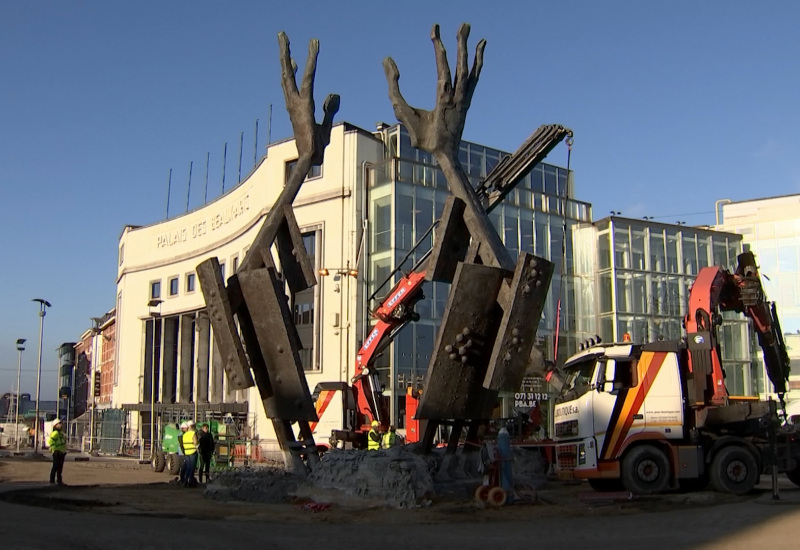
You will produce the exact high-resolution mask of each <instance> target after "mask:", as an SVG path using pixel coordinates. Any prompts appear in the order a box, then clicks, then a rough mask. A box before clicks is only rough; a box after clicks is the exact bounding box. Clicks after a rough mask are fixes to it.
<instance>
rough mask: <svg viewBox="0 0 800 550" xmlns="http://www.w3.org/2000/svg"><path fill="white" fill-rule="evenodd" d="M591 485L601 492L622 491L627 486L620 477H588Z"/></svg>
mask: <svg viewBox="0 0 800 550" xmlns="http://www.w3.org/2000/svg"><path fill="white" fill-rule="evenodd" d="M587 481H588V482H589V487H591V488H592V489H594V490H595V491H598V492H600V493H611V492H614V491H621V490H622V489H624V488H625V487H624V486H623V485H622V481H621V480H619V479H588V480H587Z"/></svg>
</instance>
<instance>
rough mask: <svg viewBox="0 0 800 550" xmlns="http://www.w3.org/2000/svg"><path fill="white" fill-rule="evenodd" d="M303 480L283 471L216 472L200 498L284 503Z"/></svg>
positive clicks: (266, 469) (260, 468)
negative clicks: (203, 496)
mask: <svg viewBox="0 0 800 550" xmlns="http://www.w3.org/2000/svg"><path fill="white" fill-rule="evenodd" d="M304 481H305V480H304V479H303V478H302V477H301V476H298V475H296V474H292V473H290V472H288V471H286V470H284V469H283V468H274V467H259V468H241V469H236V470H230V471H227V472H220V473H219V474H218V475H217V476H216V477H215V478H214V480H213V481H211V482H210V483H209V484H208V485H207V486H206V490H205V493H204V495H205V496H206V497H209V498H212V499H214V500H222V501H243V502H264V503H269V504H288V503H289V502H291V500H292V497H293V495H294V493H295V492H296V491H297V488H298V486H299V485H300V484H301V483H304Z"/></svg>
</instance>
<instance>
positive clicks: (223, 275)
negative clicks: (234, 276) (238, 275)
mask: <svg viewBox="0 0 800 550" xmlns="http://www.w3.org/2000/svg"><path fill="white" fill-rule="evenodd" d="M219 273H220V275H222V280H223V281H224V280H225V263H221V264H219Z"/></svg>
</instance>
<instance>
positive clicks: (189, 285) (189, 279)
mask: <svg viewBox="0 0 800 550" xmlns="http://www.w3.org/2000/svg"><path fill="white" fill-rule="evenodd" d="M196 280H197V276H196V275H195V274H194V273H189V274H188V275H186V292H187V293H189V292H194V285H195V281H196Z"/></svg>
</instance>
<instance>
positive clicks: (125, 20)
mask: <svg viewBox="0 0 800 550" xmlns="http://www.w3.org/2000/svg"><path fill="white" fill-rule="evenodd" d="M289 6H291V7H289ZM798 16H800V4H797V3H794V2H788V1H776V2H769V3H757V2H743V1H735V0H728V1H706V2H696V1H671V2H639V1H616V2H596V1H571V2H564V1H559V2H555V1H553V2H540V1H525V2H522V1H521V2H485V1H483V2H475V1H459V2H430V1H428V2H418V1H413V0H404V1H403V2H375V1H358V2H356V1H351V2H331V1H319V2H307V1H306V2H304V1H297V0H296V1H294V2H291V3H290V2H285V3H278V2H266V1H262V2H257V1H239V2H222V1H209V0H191V1H190V0H172V1H169V2H163V1H159V2H156V1H138V2H108V1H99V0H98V1H74V2H63V1H54V0H52V1H38V2H24V1H12V0H2V1H1V2H0V252H2V257H3V258H4V259H5V260H6V261H7V262H8V263H7V265H6V267H5V269H3V270H0V297H1V299H0V304H1V305H0V392H4V391H10V390H11V389H12V388H13V387H14V384H15V379H16V367H17V353H16V351H15V346H14V342H15V340H16V339H17V338H27V339H28V348H27V351H26V352H25V354H24V357H23V377H22V390H23V391H30V392H33V391H34V390H35V381H36V374H35V371H36V356H37V346H38V329H39V318H38V316H37V311H38V308H37V304H35V303H33V302H31V301H30V300H31V299H32V298H38V297H41V298H45V299H47V300H49V301H50V302H52V303H53V307H52V309H51V310H49V312H48V315H47V317H46V318H45V328H44V344H43V348H44V352H43V360H42V361H43V369H44V373H43V382H42V392H43V398H44V399H48V398H53V397H54V396H55V385H56V373H55V368H56V363H57V359H56V355H55V351H54V350H55V348H56V347H57V346H58V345H59V344H60V343H61V342H66V341H74V340H76V339H78V338H79V336H80V334H81V333H82V332H83V331H84V330H86V329H87V328H89V327H90V325H91V323H90V321H89V318H90V317H96V316H100V315H102V314H103V313H104V312H106V311H107V310H109V309H111V308H112V307H113V305H114V296H115V285H116V281H115V277H116V259H117V241H118V238H119V235H120V232H121V230H122V227H123V226H124V225H125V224H137V225H146V224H150V223H154V222H157V221H159V220H161V219H163V218H164V215H165V209H166V194H167V178H168V173H169V169H170V168H172V170H173V175H172V195H171V202H170V213H171V214H178V213H180V212H182V211H184V210H185V209H186V188H187V180H188V171H189V164H190V162H193V163H194V166H193V177H192V193H191V195H190V200H189V208H194V207H196V206H199V205H200V204H201V203H202V201H203V182H204V178H205V162H206V153H207V152H210V168H209V172H210V175H209V192H208V193H209V198H213V197H215V196H217V195H218V194H219V193H220V188H221V176H222V149H223V144H224V143H225V142H227V143H228V163H227V174H226V181H227V185H230V184H231V183H233V182H235V181H236V180H237V178H238V174H237V172H238V168H237V164H238V153H239V138H240V133H241V132H244V147H243V154H242V157H243V161H242V164H243V168H242V171H243V173H244V174H246V173H247V172H248V171H249V170H250V168H251V167H252V164H253V148H254V126H255V121H256V119H259V137H258V145H259V150H260V151H261V150H263V146H264V144H265V143H266V141H267V118H268V112H269V106H270V104H272V105H273V116H272V128H271V135H272V139H273V140H276V139H282V138H285V137H289V136H290V135H291V128H290V125H289V120H288V116H287V114H286V111H285V108H284V104H283V95H282V92H281V89H280V82H279V74H280V68H279V64H278V45H277V33H278V32H279V31H281V30H283V31H285V32H287V34H288V35H289V38H290V40H291V43H292V48H293V54H294V57H295V58H296V59H297V60H298V64H299V65H300V67H301V68H302V67H304V65H305V57H306V52H307V44H308V40H309V39H310V38H312V37H317V38H319V40H320V56H319V65H318V70H317V79H316V98H317V106H318V113H320V115H321V105H322V102H323V100H324V98H325V96H326V95H327V94H328V93H332V92H335V93H338V94H340V95H341V98H342V103H341V105H342V106H341V110H340V111H339V114H338V115H337V117H336V120H337V121H342V120H347V121H349V122H351V123H353V124H356V125H358V126H361V127H364V128H367V129H371V128H373V127H374V124H375V123H376V122H378V121H386V122H390V123H391V122H395V118H394V115H393V113H392V109H391V104H390V102H389V100H388V97H387V91H386V81H385V77H384V75H383V70H382V68H381V62H382V60H383V58H384V57H386V56H392V57H393V58H394V59H395V61H396V62H397V64H398V67H399V69H400V74H401V79H400V84H401V89H402V90H403V93H404V94H405V96H406V98H407V99H408V100H409V102H410V103H411V104H412V105H415V106H419V107H423V108H430V107H432V106H433V102H434V88H435V78H436V76H435V64H434V58H433V53H432V48H431V44H430V40H429V35H430V28H431V26H432V24H433V23H439V24H440V25H441V27H442V36H443V39H444V42H445V46H446V47H447V49H448V52H449V54H450V58H451V62H452V60H453V55H454V54H455V51H456V42H455V34H456V31H457V29H458V26H459V24H460V23H461V22H469V23H471V25H472V35H471V37H470V44H469V45H470V50H471V52H474V47H475V44H477V41H478V40H479V39H480V38H485V39H486V40H487V42H488V45H487V47H486V53H485V64H484V68H483V73H482V75H481V80H480V83H479V85H478V88H477V90H476V92H475V97H474V99H473V103H472V108H471V110H470V112H469V115H468V117H467V125H466V130H465V132H464V138H465V139H468V140H471V141H477V142H479V143H483V144H486V145H490V146H492V147H498V148H501V149H506V150H514V149H515V148H516V147H517V146H518V145H519V144H520V143H521V142H522V141H523V140H524V139H525V138H526V137H527V136H528V135H529V134H530V133H531V132H532V131H533V130H534V129H536V128H537V127H538V126H539V125H541V124H544V123H560V124H563V125H565V126H569V127H570V128H572V129H573V130H574V131H575V145H574V148H573V154H572V163H571V167H572V168H573V169H574V170H575V181H576V197H577V198H578V199H580V200H584V201H588V202H591V203H592V204H593V207H594V217H595V219H599V218H602V217H604V216H606V215H607V214H608V212H609V211H610V210H617V211H621V212H622V213H623V215H625V216H631V217H641V216H654V217H655V218H656V219H657V220H660V221H664V222H670V223H671V222H675V221H677V220H681V221H686V222H687V223H690V224H703V223H713V221H714V201H715V200H717V199H721V198H729V199H733V200H744V199H749V198H755V197H761V196H773V195H783V194H792V193H798V192H800V156H798V155H797V154H796V153H794V152H795V151H796V150H798V141H800V138H799V137H798V132H797V128H798V117H799V116H800V115H799V114H798V113H799V112H800V111H799V110H798V108H797V105H796V97H797V89H798V82H797V81H798V75H800V71H798V64H799V63H798V61H797V60H798V53H799V52H800V34H799V33H797V31H796V24H797V21H798ZM471 55H472V53H471ZM259 154H260V152H259ZM548 160H549V161H550V162H552V163H554V164H559V165H564V164H565V162H566V151H565V148H564V147H563V146H561V147H559V148H558V149H556V150H555V151H553V153H551V155H550V157H549V159H548Z"/></svg>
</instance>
